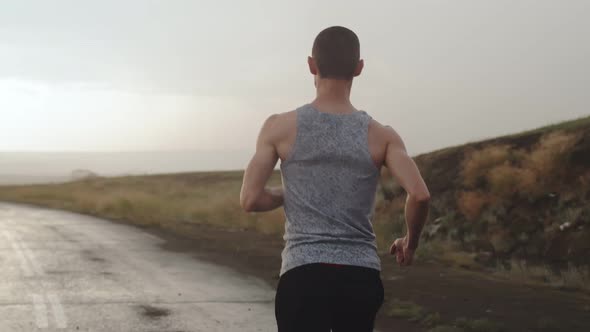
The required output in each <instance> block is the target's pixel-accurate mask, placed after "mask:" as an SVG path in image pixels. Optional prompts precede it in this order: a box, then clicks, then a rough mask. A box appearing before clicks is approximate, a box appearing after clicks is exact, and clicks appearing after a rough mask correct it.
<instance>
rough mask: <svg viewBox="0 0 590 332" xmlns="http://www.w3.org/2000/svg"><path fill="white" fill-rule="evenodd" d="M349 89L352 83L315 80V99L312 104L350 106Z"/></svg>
mask: <svg viewBox="0 0 590 332" xmlns="http://www.w3.org/2000/svg"><path fill="white" fill-rule="evenodd" d="M351 88H352V81H346V80H334V79H322V78H318V79H317V80H316V98H315V100H314V103H317V104H332V105H351V104H350V90H351Z"/></svg>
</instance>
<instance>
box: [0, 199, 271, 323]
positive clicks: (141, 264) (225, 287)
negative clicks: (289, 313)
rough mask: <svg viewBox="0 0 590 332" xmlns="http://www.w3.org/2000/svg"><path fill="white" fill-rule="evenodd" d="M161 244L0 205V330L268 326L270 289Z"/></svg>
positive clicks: (129, 232) (83, 219) (99, 223)
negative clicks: (168, 249) (162, 247)
mask: <svg viewBox="0 0 590 332" xmlns="http://www.w3.org/2000/svg"><path fill="white" fill-rule="evenodd" d="M161 242H162V240H160V239H159V238H157V237H155V236H153V235H151V234H148V233H146V232H143V231H141V230H140V229H137V228H134V227H132V226H126V225H120V224H114V223H111V222H107V221H104V220H100V219H97V218H92V217H87V216H81V215H77V214H72V213H66V212H60V211H52V210H46V209H37V208H30V207H25V206H21V205H12V204H4V203H0V264H1V266H2V268H1V269H0V317H1V319H0V331H11V332H20V331H27V332H28V331H109V332H111V331H115V332H118V331H121V332H134V331H141V332H151V331H153V332H172V331H175V332H189V331H191V332H192V331H209V332H211V331H223V332H228V331H243V332H248V331H276V323H275V317H274V295H275V292H274V289H272V288H271V287H270V286H268V285H267V284H265V283H264V282H263V281H262V280H260V279H257V278H254V277H250V276H245V275H242V274H239V273H237V272H235V271H233V270H232V269H230V268H226V267H222V266H217V265H213V264H210V263H206V262H201V261H198V260H196V259H195V258H193V257H191V256H189V255H187V254H182V253H175V252H168V251H165V250H162V249H161V248H160V247H159V246H158V245H159V244H160V243H161Z"/></svg>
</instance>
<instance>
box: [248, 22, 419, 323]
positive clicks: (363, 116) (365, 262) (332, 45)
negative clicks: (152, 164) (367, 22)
mask: <svg viewBox="0 0 590 332" xmlns="http://www.w3.org/2000/svg"><path fill="white" fill-rule="evenodd" d="M307 62H308V65H309V71H310V72H311V74H312V75H313V76H314V83H315V88H316V93H317V94H316V98H315V100H313V101H312V102H311V103H308V104H305V105H303V106H301V107H299V108H297V109H295V110H292V111H290V112H285V113H279V114H273V115H271V116H270V117H268V119H266V121H265V122H264V124H263V126H262V129H261V130H260V133H259V136H258V140H257V143H256V153H255V154H254V157H253V158H252V160H251V161H250V163H249V164H248V167H247V168H246V172H245V173H244V179H243V184H242V190H241V193H240V204H241V206H242V208H243V209H244V210H245V211H248V212H254V211H258V212H260V211H269V210H273V209H276V208H278V207H280V206H282V205H283V204H284V210H285V217H286V223H285V234H284V236H283V239H284V240H285V247H284V249H283V251H282V253H281V257H282V263H281V269H280V273H279V276H280V278H279V283H278V287H277V292H276V296H275V316H276V320H277V325H278V331H279V332H316V331H317V332H329V331H330V330H331V331H333V332H371V331H373V326H374V321H375V317H376V314H377V312H378V310H379V309H380V307H381V305H382V304H383V300H384V292H383V284H382V280H381V273H380V272H381V262H380V258H379V256H378V254H377V245H376V242H375V234H374V232H373V228H372V221H371V218H372V214H373V206H374V201H375V195H376V190H377V184H378V181H379V176H380V170H381V167H382V166H385V167H387V169H388V170H389V172H390V173H391V174H392V176H393V178H394V179H395V180H396V181H397V183H398V184H399V185H401V186H402V187H403V188H404V189H405V190H406V193H407V200H406V206H405V217H406V223H407V230H408V231H407V234H406V236H405V237H403V238H399V239H396V240H395V241H394V242H393V244H392V245H391V247H390V248H389V253H390V254H392V255H395V257H396V260H397V262H398V263H399V264H400V265H402V266H405V265H410V264H411V263H412V258H413V255H414V251H415V250H416V248H417V247H418V239H419V238H420V233H421V232H422V228H423V225H424V223H425V221H426V218H427V215H428V202H429V199H430V193H429V192H428V188H427V187H426V184H425V183H424V180H423V179H422V177H421V175H420V172H419V170H418V168H417V167H416V164H415V163H414V161H413V160H412V158H411V157H410V156H409V155H408V154H407V152H406V148H405V145H404V142H403V141H402V139H401V138H400V136H399V135H398V134H397V133H396V131H395V130H394V129H393V128H391V127H390V126H385V125H382V124H380V123H379V122H377V121H376V120H374V119H373V118H372V117H371V116H369V115H368V114H367V113H366V112H365V111H361V110H357V109H356V108H355V107H354V106H353V105H352V104H351V102H350V91H351V88H352V81H353V78H354V77H356V76H358V75H360V74H361V71H362V69H363V64H364V63H363V60H362V59H360V44H359V40H358V37H357V36H356V34H355V33H354V32H353V31H351V30H349V29H347V28H344V27H339V26H334V27H330V28H327V29H325V30H323V31H321V32H320V33H319V34H318V36H317V37H316V39H315V41H314V43H313V48H312V56H311V57H308V60H307ZM279 159H280V160H281V164H280V167H281V175H282V184H283V185H282V186H281V187H267V186H266V184H267V180H268V179H269V177H270V176H271V174H272V172H273V169H274V167H275V166H276V163H277V161H278V160H279Z"/></svg>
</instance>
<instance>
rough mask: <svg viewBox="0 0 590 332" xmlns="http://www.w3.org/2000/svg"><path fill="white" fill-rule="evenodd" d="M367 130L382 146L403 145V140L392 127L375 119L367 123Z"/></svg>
mask: <svg viewBox="0 0 590 332" xmlns="http://www.w3.org/2000/svg"><path fill="white" fill-rule="evenodd" d="M369 130H370V131H371V133H372V135H373V137H375V138H376V139H377V141H379V142H381V143H383V144H391V143H394V144H403V140H402V138H401V137H400V135H399V134H398V133H397V131H396V130H395V129H393V127H392V126H390V125H388V124H382V123H380V122H379V121H377V120H375V119H371V122H370V123H369Z"/></svg>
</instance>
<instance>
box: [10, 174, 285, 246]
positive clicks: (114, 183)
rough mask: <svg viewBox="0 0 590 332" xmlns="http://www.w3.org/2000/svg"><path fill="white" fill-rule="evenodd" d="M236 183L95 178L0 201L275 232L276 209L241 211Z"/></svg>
mask: <svg viewBox="0 0 590 332" xmlns="http://www.w3.org/2000/svg"><path fill="white" fill-rule="evenodd" d="M241 179H242V172H219V173H194V174H178V175H165V176H164V175H160V176H146V177H121V178H97V179H88V180H83V181H76V182H71V183H65V184H56V185H37V186H14V187H2V188H1V189H0V199H2V200H7V201H14V202H21V203H32V204H38V205H43V206H48V207H52V208H58V209H66V210H72V211H76V212H81V213H85V214H89V215H95V216H99V217H104V218H109V219H113V220H125V221H128V222H131V223H134V224H138V225H151V226H159V227H163V228H173V227H175V225H178V224H180V223H203V224H210V225H215V226H219V227H225V228H232V229H237V228H243V229H253V230H256V231H259V232H262V233H265V234H277V235H278V234H281V233H282V231H283V229H284V228H283V227H284V218H283V211H282V209H277V210H275V211H272V212H270V213H264V214H263V213H252V214H248V213H244V212H243V211H242V209H241V208H240V206H239V190H240V186H241ZM277 181H279V182H277ZM272 182H273V183H275V184H276V183H280V178H279V177H278V176H276V175H275V176H274V177H273V179H272Z"/></svg>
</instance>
